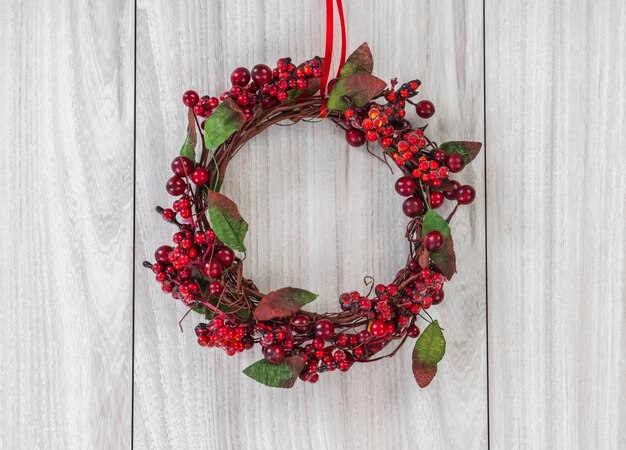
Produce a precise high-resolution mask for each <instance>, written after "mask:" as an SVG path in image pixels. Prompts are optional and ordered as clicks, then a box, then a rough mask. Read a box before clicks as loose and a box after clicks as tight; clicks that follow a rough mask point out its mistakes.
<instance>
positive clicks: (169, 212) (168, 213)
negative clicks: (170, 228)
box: [161, 208, 176, 221]
mask: <svg viewBox="0 0 626 450" xmlns="http://www.w3.org/2000/svg"><path fill="white" fill-rule="evenodd" d="M161 216H163V218H164V219H165V220H167V221H172V220H174V217H176V213H175V212H174V210H173V209H170V208H167V209H164V210H163V213H161Z"/></svg>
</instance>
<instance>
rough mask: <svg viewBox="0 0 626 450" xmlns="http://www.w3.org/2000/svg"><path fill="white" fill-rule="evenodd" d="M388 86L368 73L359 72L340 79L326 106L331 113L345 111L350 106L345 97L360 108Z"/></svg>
mask: <svg viewBox="0 0 626 450" xmlns="http://www.w3.org/2000/svg"><path fill="white" fill-rule="evenodd" d="M385 86H387V84H386V83H385V82H384V81H383V80H381V79H380V78H376V77H375V76H373V75H370V74H369V73H366V72H357V73H354V74H352V75H349V76H348V77H346V78H340V79H339V81H338V82H337V84H335V85H334V86H333V90H332V91H331V92H330V96H329V97H328V101H327V103H326V106H327V107H328V109H330V110H331V111H343V110H345V109H346V108H347V107H348V105H347V104H346V102H345V101H344V100H343V97H348V98H350V100H351V101H352V103H353V104H354V106H356V107H358V108H360V107H361V106H364V105H365V104H366V103H367V102H369V101H370V100H371V99H372V98H374V97H376V96H377V95H378V94H380V93H381V92H382V90H383V89H385Z"/></svg>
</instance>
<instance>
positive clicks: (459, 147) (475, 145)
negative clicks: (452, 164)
mask: <svg viewBox="0 0 626 450" xmlns="http://www.w3.org/2000/svg"><path fill="white" fill-rule="evenodd" d="M482 146H483V144H482V143H480V142H471V141H451V142H444V143H443V144H441V149H442V150H443V151H444V152H446V153H447V154H448V155H451V154H452V153H458V154H459V155H461V157H462V158H463V161H464V162H465V164H469V163H470V162H471V161H472V160H473V159H474V158H476V156H477V155H478V153H479V152H480V148H481V147H482Z"/></svg>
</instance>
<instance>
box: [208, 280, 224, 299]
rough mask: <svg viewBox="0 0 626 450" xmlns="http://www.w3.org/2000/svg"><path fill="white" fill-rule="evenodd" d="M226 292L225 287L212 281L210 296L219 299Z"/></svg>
mask: <svg viewBox="0 0 626 450" xmlns="http://www.w3.org/2000/svg"><path fill="white" fill-rule="evenodd" d="M223 290H224V286H223V285H222V283H220V282H219V281H211V282H210V283H209V295H210V296H212V297H217V296H218V295H220V294H221V293H222V291H223Z"/></svg>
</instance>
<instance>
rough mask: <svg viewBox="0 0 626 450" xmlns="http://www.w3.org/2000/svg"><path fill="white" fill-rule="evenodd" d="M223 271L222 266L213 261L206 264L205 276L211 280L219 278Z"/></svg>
mask: <svg viewBox="0 0 626 450" xmlns="http://www.w3.org/2000/svg"><path fill="white" fill-rule="evenodd" d="M222 271H223V269H222V265H221V264H220V263H218V262H217V261H213V260H211V261H207V262H206V263H204V274H205V275H206V276H208V277H210V278H219V277H220V276H221V275H222Z"/></svg>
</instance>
